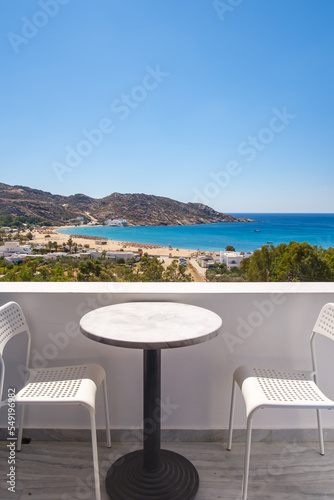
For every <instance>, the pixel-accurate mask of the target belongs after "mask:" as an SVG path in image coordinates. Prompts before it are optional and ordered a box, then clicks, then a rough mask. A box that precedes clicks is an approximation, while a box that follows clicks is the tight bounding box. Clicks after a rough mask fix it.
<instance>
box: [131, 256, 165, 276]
mask: <svg viewBox="0 0 334 500" xmlns="http://www.w3.org/2000/svg"><path fill="white" fill-rule="evenodd" d="M163 271H164V267H163V265H162V263H161V262H160V261H159V260H158V259H157V257H149V255H148V254H147V253H145V254H144V255H143V257H142V258H141V260H140V263H139V268H138V270H137V276H138V278H139V280H140V281H151V282H152V281H163V279H162V273H163Z"/></svg>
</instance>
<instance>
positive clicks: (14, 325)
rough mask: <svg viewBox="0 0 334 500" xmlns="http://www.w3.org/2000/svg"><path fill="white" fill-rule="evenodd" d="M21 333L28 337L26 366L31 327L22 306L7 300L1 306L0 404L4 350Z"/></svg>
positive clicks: (3, 371) (3, 376)
mask: <svg viewBox="0 0 334 500" xmlns="http://www.w3.org/2000/svg"><path fill="white" fill-rule="evenodd" d="M19 333H26V334H27V337H28V343H27V349H26V353H25V355H26V360H25V367H28V362H29V355H30V344H31V336H30V331H29V327H28V324H27V321H26V319H25V317H24V314H23V311H22V309H21V307H20V306H19V305H18V304H17V303H16V302H7V304H5V305H3V306H1V307H0V406H1V402H2V394H3V387H4V379H5V363H4V359H3V357H2V356H3V351H4V348H5V346H6V344H7V343H8V342H9V341H10V339H12V338H13V337H15V335H18V334H19Z"/></svg>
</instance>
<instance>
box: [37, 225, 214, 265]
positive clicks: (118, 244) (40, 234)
mask: <svg viewBox="0 0 334 500" xmlns="http://www.w3.org/2000/svg"><path fill="white" fill-rule="evenodd" d="M61 229H63V227H50V228H43V229H42V228H40V229H34V230H33V231H32V234H33V236H34V239H33V240H32V243H34V244H39V243H46V242H47V241H49V240H51V241H56V242H57V243H58V245H59V246H61V245H62V244H63V243H66V242H67V241H68V239H69V237H70V235H68V234H62V233H59V232H58V230H61ZM66 229H68V226H66ZM47 234H49V235H50V238H46V235H47ZM71 238H72V240H73V242H74V243H76V244H77V245H82V246H84V245H89V248H90V249H96V250H101V249H103V250H110V251H120V250H124V251H129V252H137V250H138V248H141V249H142V250H143V252H147V253H149V255H155V256H164V257H172V258H178V257H195V256H197V255H198V254H199V253H202V252H198V250H189V249H183V248H168V247H163V246H160V245H151V244H147V243H133V242H127V241H117V240H106V242H107V243H106V244H104V245H100V244H98V243H96V242H97V241H99V238H95V237H87V236H80V235H73V236H71ZM206 253H209V254H210V253H211V254H214V253H215V252H206Z"/></svg>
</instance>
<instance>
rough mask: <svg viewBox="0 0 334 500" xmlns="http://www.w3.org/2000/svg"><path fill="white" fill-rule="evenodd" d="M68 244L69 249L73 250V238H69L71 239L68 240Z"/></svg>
mask: <svg viewBox="0 0 334 500" xmlns="http://www.w3.org/2000/svg"><path fill="white" fill-rule="evenodd" d="M66 245H67V246H68V248H69V251H70V252H71V250H72V246H73V240H72V238H69V239H68V240H67V242H66Z"/></svg>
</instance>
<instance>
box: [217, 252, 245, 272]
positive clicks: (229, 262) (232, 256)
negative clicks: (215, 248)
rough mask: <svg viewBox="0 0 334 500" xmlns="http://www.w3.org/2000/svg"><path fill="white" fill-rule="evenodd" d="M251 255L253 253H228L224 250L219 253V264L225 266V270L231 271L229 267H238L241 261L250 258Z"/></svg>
mask: <svg viewBox="0 0 334 500" xmlns="http://www.w3.org/2000/svg"><path fill="white" fill-rule="evenodd" d="M252 255H253V252H247V253H244V252H230V251H227V250H224V251H222V252H220V263H221V264H226V266H227V269H231V267H239V266H240V262H241V261H242V260H243V259H246V258H248V257H251V256H252Z"/></svg>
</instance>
